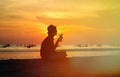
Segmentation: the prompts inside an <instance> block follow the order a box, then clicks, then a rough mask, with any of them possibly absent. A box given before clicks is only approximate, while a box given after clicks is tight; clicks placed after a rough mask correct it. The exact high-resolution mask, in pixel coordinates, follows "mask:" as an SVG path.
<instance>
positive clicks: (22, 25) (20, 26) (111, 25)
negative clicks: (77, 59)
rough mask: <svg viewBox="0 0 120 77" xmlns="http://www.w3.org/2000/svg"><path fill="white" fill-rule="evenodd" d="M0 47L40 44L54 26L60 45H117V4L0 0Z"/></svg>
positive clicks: (97, 0) (115, 1)
mask: <svg viewBox="0 0 120 77" xmlns="http://www.w3.org/2000/svg"><path fill="white" fill-rule="evenodd" d="M0 7H1V8H0V10H1V11H0V14H1V16H0V33H1V36H0V44H6V43H12V44H17V43H35V44H40V43H41V41H42V40H43V39H44V37H46V35H47V26H48V25H50V24H53V25H56V26H57V29H58V34H61V33H63V34H64V35H63V36H64V39H63V40H64V41H63V44H77V43H93V44H94V43H95V44H96V43H102V44H104V43H105V44H106V43H107V44H108V43H120V40H119V39H120V26H119V25H120V22H119V20H120V11H119V10H120V1H118V0H76V1H73V0H65V1H62V0H2V1H0Z"/></svg>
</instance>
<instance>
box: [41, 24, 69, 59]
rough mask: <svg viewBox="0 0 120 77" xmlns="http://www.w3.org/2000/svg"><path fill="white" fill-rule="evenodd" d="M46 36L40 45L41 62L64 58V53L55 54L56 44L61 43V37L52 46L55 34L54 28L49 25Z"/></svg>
mask: <svg viewBox="0 0 120 77" xmlns="http://www.w3.org/2000/svg"><path fill="white" fill-rule="evenodd" d="M47 30H48V36H47V37H46V38H45V39H44V40H43V42H42V44H41V50H40V55H41V58H42V59H43V60H59V59H63V58H66V56H67V55H66V52H65V51H61V52H57V51H55V49H56V48H57V46H58V43H59V42H60V41H62V38H63V37H62V35H60V37H59V38H58V40H57V41H56V43H55V44H54V36H55V35H56V34H57V29H56V26H54V25H49V26H48V28H47Z"/></svg>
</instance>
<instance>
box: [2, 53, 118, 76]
mask: <svg viewBox="0 0 120 77" xmlns="http://www.w3.org/2000/svg"><path fill="white" fill-rule="evenodd" d="M0 77H120V57H119V55H118V56H116V55H114V56H92V57H69V58H67V60H66V61H58V62H53V61H50V62H44V61H42V60H41V59H11V60H0Z"/></svg>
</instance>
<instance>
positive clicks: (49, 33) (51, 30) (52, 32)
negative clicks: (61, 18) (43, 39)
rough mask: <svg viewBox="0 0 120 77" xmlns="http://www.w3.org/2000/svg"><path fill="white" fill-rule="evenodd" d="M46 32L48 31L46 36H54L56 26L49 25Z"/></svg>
mask: <svg viewBox="0 0 120 77" xmlns="http://www.w3.org/2000/svg"><path fill="white" fill-rule="evenodd" d="M47 30H48V35H51V36H54V35H56V34H57V29H56V26H54V25H49V26H48V28H47Z"/></svg>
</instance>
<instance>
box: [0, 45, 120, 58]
mask: <svg viewBox="0 0 120 77" xmlns="http://www.w3.org/2000/svg"><path fill="white" fill-rule="evenodd" d="M2 46H3V45H0V60H4V59H34V58H41V57H40V46H39V45H37V46H35V47H31V48H27V47H24V46H16V45H11V46H9V47H5V48H3V47H2ZM60 50H65V51H66V52H67V57H90V56H105V55H106V56H107V55H116V56H118V55H120V47H113V46H107V45H105V46H103V47H96V46H93V47H78V46H74V45H63V46H61V47H58V48H57V51H60Z"/></svg>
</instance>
